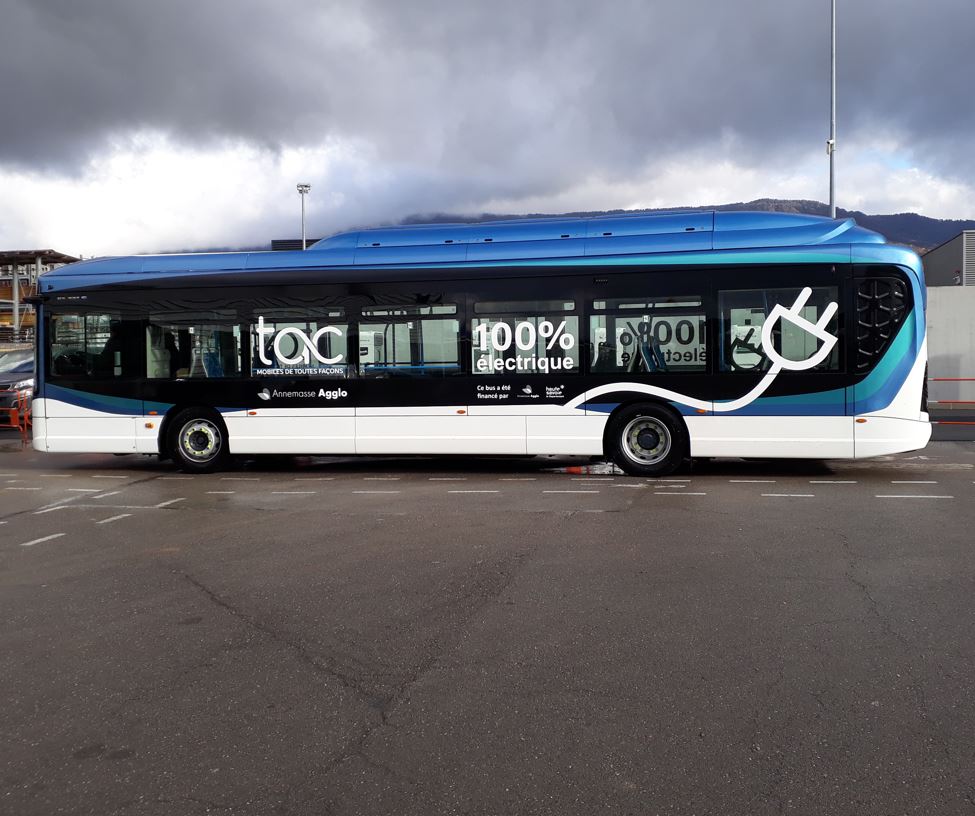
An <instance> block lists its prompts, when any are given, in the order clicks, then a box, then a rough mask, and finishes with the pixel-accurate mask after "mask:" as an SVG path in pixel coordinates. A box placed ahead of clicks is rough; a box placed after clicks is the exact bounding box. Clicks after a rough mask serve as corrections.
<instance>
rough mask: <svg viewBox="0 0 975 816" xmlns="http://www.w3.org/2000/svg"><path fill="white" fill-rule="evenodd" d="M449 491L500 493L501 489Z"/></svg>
mask: <svg viewBox="0 0 975 816" xmlns="http://www.w3.org/2000/svg"><path fill="white" fill-rule="evenodd" d="M447 492H448V493H500V492H501V491H500V490H448V491H447Z"/></svg>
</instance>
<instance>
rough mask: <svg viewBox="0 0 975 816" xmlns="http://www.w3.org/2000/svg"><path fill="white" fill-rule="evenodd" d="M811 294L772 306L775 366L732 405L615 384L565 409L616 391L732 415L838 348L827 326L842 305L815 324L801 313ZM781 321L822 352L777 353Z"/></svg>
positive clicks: (765, 342)
mask: <svg viewBox="0 0 975 816" xmlns="http://www.w3.org/2000/svg"><path fill="white" fill-rule="evenodd" d="M811 295H812V289H810V288H809V287H808V286H807V287H805V288H804V289H803V290H802V291H801V292H800V293H799V297H797V298H796V299H795V302H794V303H793V304H792V305H791V306H790V307H789V308H788V309H787V308H786V307H785V306H783V305H782V304H781V303H777V304H776V305H775V306H773V307H772V311H771V312H770V313H769V315H768V318H767V319H766V320H765V325H763V326H762V351H764V352H765V356H766V357H767V358H768V359H769V360H770V361H771V363H772V365H771V367H770V368H769V370H768V371H767V372H766V374H765V376H764V377H762V379H761V381H760V382H759V383H758V384H757V385H756V386H755V387H754V388H753V389H752V390H751V391H749V392H748V393H747V394H745V395H744V396H742V397H739V398H738V399H735V400H731V401H730V402H714V403H712V402H710V401H709V400H700V399H697V398H695V397H688V396H685V395H684V394H678V393H677V392H676V391H670V390H668V389H666V388H659V387H657V386H654V385H646V384H645V383H611V384H609V385H600V386H597V387H596V388H593V389H590V390H589V391H586V392H585V393H583V394H580V395H579V396H578V397H575V398H574V399H572V400H570V401H569V402H568V403H567V404H566V406H565V407H566V408H578V407H579V406H580V405H582V404H583V403H585V402H591V401H592V400H593V398H595V397H598V396H601V395H602V394H609V393H611V392H613V391H638V392H640V393H642V394H648V395H650V396H654V397H661V398H663V399H665V400H667V401H669V402H677V403H680V404H681V405H687V406H688V407H690V408H695V409H697V410H700V411H714V412H715V413H728V412H730V411H737V410H738V409H739V408H744V407H745V406H746V405H749V404H750V403H752V402H754V401H755V400H757V399H758V398H759V397H760V396H762V394H764V393H765V392H766V391H767V390H768V389H769V386H771V385H772V383H773V382H774V381H775V378H776V377H778V376H779V373H780V372H781V371H808V370H809V369H811V368H815V367H816V366H818V365H820V364H821V363H822V362H823V361H824V360H825V359H826V358H827V357H828V356H829V354H830V352H831V351H832V350H833V347H834V346H835V345H836V341H837V337H836V336H835V335H832V334H830V333H829V332H828V331H826V326H827V325H829V321H830V320H831V319H832V318H833V315H834V314H836V311H837V309H839V306H838V305H837V304H836V303H835V302H833V301H831V302H830V303H828V304H826V308H825V309H823V313H822V315H821V316H820V318H819V321H818V322H816V323H811V322H810V321H808V320H806V319H805V318H804V317H802V314H801V313H802V310H803V308H804V307H805V305H806V302H807V301H808V300H809V298H810V296H811ZM780 320H787V321H788V322H789V323H792V324H793V325H794V326H796V327H797V328H799V329H802V330H803V331H805V332H808V333H809V334H811V335H813V337H815V338H816V339H817V340H819V341H820V342H821V343H822V345H821V346H820V348H819V350H818V351H817V352H816V353H815V354H813V355H812V356H811V357H809V358H807V359H805V360H787V359H786V358H785V357H783V356H782V355H781V354H779V352H777V351H776V350H775V342H774V340H773V338H772V329H773V327H774V326H775V324H776V323H777V322H778V321H780Z"/></svg>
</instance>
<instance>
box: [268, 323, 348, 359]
mask: <svg viewBox="0 0 975 816" xmlns="http://www.w3.org/2000/svg"><path fill="white" fill-rule="evenodd" d="M326 334H334V335H336V336H337V337H341V336H342V330H341V329H337V328H336V327H335V326H322V328H320V329H319V330H318V331H317V332H315V333H314V334H313V335H312V336H311V337H309V336H308V335H307V334H305V333H304V332H303V331H302V330H301V329H297V328H295V327H294V326H286V327H285V328H283V329H281V330H280V331H278V332H275V330H274V329H271V328H267V327H265V325H264V315H259V316H258V318H257V336H258V338H260V340H259V342H258V352H257V354H258V356H259V357H260V358H261V362H262V363H264V365H266V366H273V365H276V362H275V361H272V360H269V359H268V358H267V354H266V353H265V352H266V349H267V345H266V342H265V341H266V339H267V338H270V337H272V336H273V337H274V340H273V342H272V343H271V345H272V347H273V348H274V354H275V356H277V358H278V359H277V362H281V363H284V364H285V365H294V364H295V363H304V364H305V365H309V364H310V363H311V360H312V358H313V357H314V358H315V359H316V360H317V361H318V362H319V363H323V364H325V365H335V364H336V363H338V362H339V361H341V359H342V355H341V354H337V355H336V356H334V357H323V356H322V355H321V354H319V353H318V341H319V340H321V339H322V337H324V336H325V335H326ZM286 337H293V338H294V340H293V341H292V343H293V344H294V350H295V351H296V352H297V353H296V354H295V355H294V356H288V355H287V354H285V352H284V350H283V349H282V347H281V344H282V343H283V342H284V340H285V338H286Z"/></svg>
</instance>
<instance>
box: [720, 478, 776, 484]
mask: <svg viewBox="0 0 975 816" xmlns="http://www.w3.org/2000/svg"><path fill="white" fill-rule="evenodd" d="M728 481H729V482H731V484H775V479H728Z"/></svg>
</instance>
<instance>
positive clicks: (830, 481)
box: [809, 479, 858, 484]
mask: <svg viewBox="0 0 975 816" xmlns="http://www.w3.org/2000/svg"><path fill="white" fill-rule="evenodd" d="M809 484H858V483H857V482H856V481H855V480H853V479H810V480H809Z"/></svg>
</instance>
